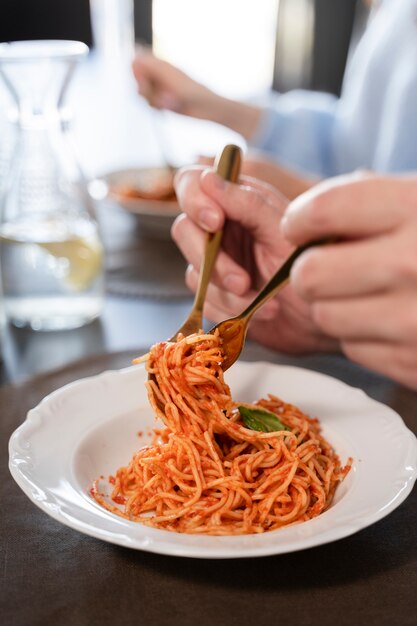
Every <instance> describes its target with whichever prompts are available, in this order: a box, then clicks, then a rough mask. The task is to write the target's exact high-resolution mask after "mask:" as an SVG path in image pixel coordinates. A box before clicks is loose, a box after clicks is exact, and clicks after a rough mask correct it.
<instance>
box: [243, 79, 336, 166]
mask: <svg viewBox="0 0 417 626" xmlns="http://www.w3.org/2000/svg"><path fill="white" fill-rule="evenodd" d="M338 101H339V100H338V98H337V97H336V96H333V95H331V94H327V93H321V92H313V91H307V90H294V91H290V92H288V93H286V94H283V95H280V94H275V95H274V96H272V97H271V101H270V102H269V103H268V104H267V106H266V107H265V108H264V109H263V114H262V117H261V120H260V123H259V125H258V128H257V130H256V132H255V134H254V135H253V136H252V138H251V139H250V141H249V145H250V146H251V147H253V148H256V149H259V150H262V151H264V152H266V153H268V154H269V155H270V156H271V157H272V158H274V160H276V161H279V162H281V163H282V164H284V165H286V166H288V167H291V168H293V169H296V170H299V171H300V172H304V173H307V174H313V175H318V176H321V177H325V176H332V175H334V174H335V173H336V172H335V171H334V158H333V157H334V155H333V154H332V146H333V130H334V124H335V118H336V111H337V104H338Z"/></svg>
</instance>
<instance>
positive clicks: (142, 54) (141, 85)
mask: <svg viewBox="0 0 417 626" xmlns="http://www.w3.org/2000/svg"><path fill="white" fill-rule="evenodd" d="M132 68H133V73H134V75H135V78H136V81H137V84H138V89H139V93H140V94H141V95H142V96H143V97H144V98H146V99H147V100H148V102H149V103H150V104H151V105H152V106H153V107H155V108H157V109H168V110H170V111H175V112H176V113H182V114H183V115H189V116H191V117H198V118H208V116H209V114H210V110H211V108H215V105H216V102H217V100H216V98H217V97H218V96H216V94H214V93H213V92H212V91H210V89H208V88H207V87H205V86H204V85H202V84H201V83H198V82H197V81H195V80H193V79H192V78H191V77H190V76H188V75H187V74H186V73H185V72H183V71H181V70H180V69H179V68H177V67H175V66H174V65H171V64H170V63H168V62H166V61H163V60H162V59H158V58H157V57H156V56H154V54H152V52H151V51H150V50H148V49H147V48H142V47H139V48H138V50H137V53H136V56H135V58H134V61H133V65H132Z"/></svg>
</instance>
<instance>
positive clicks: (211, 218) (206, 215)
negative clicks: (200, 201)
mask: <svg viewBox="0 0 417 626" xmlns="http://www.w3.org/2000/svg"><path fill="white" fill-rule="evenodd" d="M199 221H200V226H202V228H204V229H205V230H210V231H212V230H216V228H217V227H218V225H219V216H218V215H217V213H216V212H215V211H212V210H211V209H203V210H202V211H201V213H200V218H199Z"/></svg>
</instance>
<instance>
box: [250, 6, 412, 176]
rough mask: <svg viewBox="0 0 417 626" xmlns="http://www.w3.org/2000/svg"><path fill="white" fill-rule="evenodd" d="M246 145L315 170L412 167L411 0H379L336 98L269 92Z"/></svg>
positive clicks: (325, 173)
mask: <svg viewBox="0 0 417 626" xmlns="http://www.w3.org/2000/svg"><path fill="white" fill-rule="evenodd" d="M250 145H251V146H253V147H256V148H259V149H261V150H264V151H266V152H269V153H270V154H271V155H273V157H274V158H275V159H276V160H278V161H279V162H281V163H283V164H284V165H287V166H290V167H292V168H295V169H298V170H301V171H304V172H306V173H310V174H316V175H319V176H334V175H337V174H342V173H345V172H350V171H352V170H355V169H358V168H367V169H372V170H375V171H380V172H401V171H410V170H417V0H385V1H384V2H382V3H381V5H380V6H379V7H378V8H377V9H375V11H374V13H373V14H372V15H371V18H370V21H369V24H368V26H367V29H366V31H365V33H364V35H363V37H362V39H361V40H360V42H359V44H358V46H357V48H356V50H355V52H354V54H353V55H352V57H351V58H350V60H349V62H348V64H347V68H346V72H345V76H344V81H343V87H342V94H341V97H340V98H337V97H335V96H332V95H330V94H325V93H319V92H312V91H304V90H297V91H292V92H289V93H287V94H283V95H276V96H275V98H274V101H273V102H272V103H271V105H270V106H268V107H267V108H266V109H265V113H264V115H263V117H262V119H261V123H260V125H259V127H258V130H257V132H256V134H255V136H254V137H253V138H252V140H251V142H250Z"/></svg>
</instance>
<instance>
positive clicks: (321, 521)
mask: <svg viewBox="0 0 417 626" xmlns="http://www.w3.org/2000/svg"><path fill="white" fill-rule="evenodd" d="M227 374H228V375H227V382H228V383H229V384H230V385H231V388H232V393H233V396H234V398H236V399H239V400H241V401H251V400H254V399H257V398H259V397H261V396H265V395H266V394H267V393H268V392H272V393H275V394H276V395H278V396H281V397H282V398H283V399H285V400H286V401H288V402H291V403H294V404H296V405H298V406H299V407H300V408H301V409H302V410H303V411H305V412H306V413H308V414H310V415H311V416H317V417H319V418H320V421H321V423H322V426H323V434H324V436H325V437H326V438H327V439H328V440H329V441H330V442H331V443H332V444H333V445H334V447H335V449H336V451H337V452H338V454H339V456H340V458H341V461H342V463H344V462H345V461H346V459H347V457H348V456H352V457H353V458H354V464H353V469H352V471H351V472H350V473H349V474H348V476H347V478H346V480H345V481H344V482H343V483H342V484H341V485H340V486H339V487H338V490H337V493H336V497H335V500H334V503H333V504H332V506H331V507H330V508H329V509H328V510H327V511H325V512H324V513H323V514H322V515H320V516H319V517H316V518H315V519H313V520H310V521H308V522H304V523H302V524H297V525H294V526H289V527H286V528H283V529H281V530H277V531H273V532H268V533H265V534H262V535H244V536H237V537H210V536H200V535H186V534H178V533H172V532H168V531H164V530H157V529H153V528H148V527H146V526H142V525H140V524H137V523H135V522H129V521H127V520H124V519H122V518H119V517H118V516H116V515H113V514H111V513H109V512H108V511H105V510H103V509H102V508H101V507H100V506H99V505H98V504H97V503H96V502H95V501H93V500H92V498H91V497H90V495H89V489H90V487H91V484H92V482H93V480H94V479H95V478H97V477H98V476H100V475H103V476H105V477H107V476H108V475H109V474H112V473H114V472H115V470H117V468H118V467H120V466H121V465H125V464H126V463H128V462H129V460H130V458H131V456H132V455H133V453H134V452H135V451H136V450H137V449H138V448H139V447H140V446H141V445H144V444H145V443H146V442H147V441H148V440H149V433H150V429H151V428H152V427H153V417H152V413H151V410H150V409H149V406H148V401H147V398H146V393H145V388H144V384H143V383H144V380H145V376H146V374H145V370H144V367H143V366H136V367H130V368H126V369H124V370H120V371H111V372H104V373H103V374H100V375H99V376H95V377H92V378H86V379H83V380H79V381H77V382H74V383H71V384H69V385H67V386H65V387H63V388H62V389H59V390H58V391H55V392H54V393H52V394H51V395H49V396H47V397H46V398H45V399H44V400H43V401H42V402H41V403H40V404H39V405H38V406H37V407H36V408H34V409H32V410H31V411H29V413H28V416H27V418H26V421H25V422H24V423H23V424H22V425H21V426H20V427H19V428H18V429H17V430H16V431H15V433H14V434H13V435H12V437H11V439H10V444H9V451H10V471H11V473H12V475H13V477H14V479H15V480H16V482H17V483H18V484H19V485H20V487H21V488H22V489H23V491H24V492H25V493H26V495H27V496H28V497H29V498H30V499H31V500H32V501H33V502H34V503H35V504H36V505H37V506H39V507H40V508H41V509H42V510H43V511H45V512H46V513H48V514H49V515H51V516H52V517H53V518H55V519H57V520H58V521H60V522H62V523H63V524H66V525H68V526H71V527H72V528H75V529H76V530H79V531H80V532H83V533H86V534H87V535H92V536H93V537H98V538H99V539H103V540H104V541H108V542H111V543H115V544H119V545H122V546H127V547H130V548H136V549H140V550H147V551H149V552H157V553H161V554H170V555H176V556H187V557H197V558H236V557H255V556H263V555H270V554H279V553H284V552H291V551H295V550H301V549H304V548H309V547H312V546H317V545H320V544H323V543H328V542H331V541H335V540H336V539H341V538H342V537H346V536H348V535H351V534H353V533H355V532H357V531H358V530H360V529H361V528H364V527H366V526H369V525H370V524H372V523H374V522H376V521H377V520H379V519H381V518H382V517H385V516H386V515H388V513H390V512H391V511H393V510H394V509H395V508H396V507H397V506H398V505H399V504H400V503H401V502H402V501H403V500H404V499H405V498H406V497H407V495H408V494H409V493H410V491H411V489H412V486H413V483H414V481H415V478H416V468H417V443H416V438H415V436H414V435H413V434H412V433H411V432H410V431H409V430H408V429H407V428H406V426H405V425H404V423H403V421H402V419H401V418H400V416H399V415H398V414H397V413H395V412H394V411H392V410H391V409H390V408H388V407H386V406H384V405H382V404H380V403H378V402H375V401H374V400H371V399H370V398H369V397H367V396H366V395H365V394H364V393H363V392H362V391H360V390H358V389H354V388H352V387H349V386H348V385H346V384H344V383H342V382H340V381H338V380H335V379H333V378H331V377H329V376H325V375H323V374H318V373H315V372H311V371H308V370H303V369H298V368H294V367H284V366H278V365H271V364H268V363H245V362H239V363H237V364H236V365H235V366H234V367H232V368H231V370H229V372H228V373H227ZM138 433H140V434H138Z"/></svg>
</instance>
